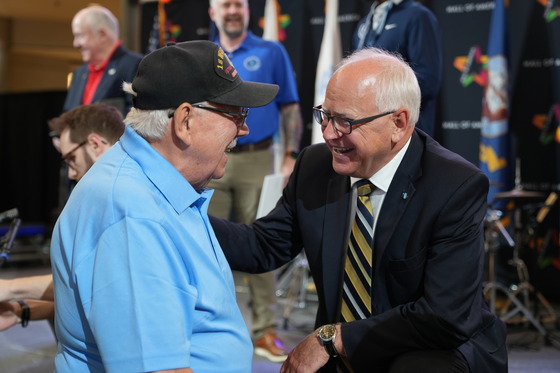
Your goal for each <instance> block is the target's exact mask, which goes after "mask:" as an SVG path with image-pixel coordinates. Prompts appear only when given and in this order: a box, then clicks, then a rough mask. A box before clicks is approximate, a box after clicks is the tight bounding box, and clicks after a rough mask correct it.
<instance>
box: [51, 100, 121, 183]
mask: <svg viewBox="0 0 560 373" xmlns="http://www.w3.org/2000/svg"><path fill="white" fill-rule="evenodd" d="M54 120H59V121H62V122H63V123H64V129H63V130H62V132H61V133H60V145H59V146H60V153H61V154H62V160H63V161H64V162H66V164H67V165H68V178H69V179H70V180H75V181H79V180H80V179H81V178H82V177H83V176H84V175H85V173H86V172H87V171H88V170H89V169H90V167H91V166H93V164H94V163H95V161H97V159H99V157H100V156H101V155H102V154H103V153H105V151H106V150H107V149H109V148H110V147H111V146H113V144H114V143H116V142H117V140H118V139H119V137H121V135H122V134H123V132H124V123H123V116H122V114H121V113H120V111H119V110H117V109H116V108H115V107H113V106H109V105H105V104H91V105H82V106H78V107H77V108H75V109H72V110H71V111H69V112H66V113H64V114H62V115H61V116H60V117H58V118H56V119H54Z"/></svg>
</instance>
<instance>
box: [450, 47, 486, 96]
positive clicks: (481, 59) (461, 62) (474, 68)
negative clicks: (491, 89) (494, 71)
mask: <svg viewBox="0 0 560 373" xmlns="http://www.w3.org/2000/svg"><path fill="white" fill-rule="evenodd" d="M487 64H488V56H486V55H484V54H482V51H481V50H480V47H479V46H478V45H475V46H472V47H471V49H470V50H469V54H468V56H458V57H455V60H454V61H453V66H454V67H455V68H456V69H457V70H459V71H460V72H461V77H460V79H459V80H460V82H461V85H462V86H463V87H468V86H469V85H471V84H472V83H476V84H478V85H479V86H481V87H484V86H486V81H487V79H488V72H487V71H486V69H487Z"/></svg>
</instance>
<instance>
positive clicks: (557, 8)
mask: <svg viewBox="0 0 560 373" xmlns="http://www.w3.org/2000/svg"><path fill="white" fill-rule="evenodd" d="M537 2H538V3H540V4H541V5H542V6H544V7H545V10H544V19H545V20H546V22H548V23H550V22H552V21H554V20H555V19H556V18H558V17H559V16H560V5H559V4H558V3H557V2H558V0H537Z"/></svg>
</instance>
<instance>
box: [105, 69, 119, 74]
mask: <svg viewBox="0 0 560 373" xmlns="http://www.w3.org/2000/svg"><path fill="white" fill-rule="evenodd" d="M116 72H117V70H115V69H109V71H107V73H108V74H109V75H115V73H116Z"/></svg>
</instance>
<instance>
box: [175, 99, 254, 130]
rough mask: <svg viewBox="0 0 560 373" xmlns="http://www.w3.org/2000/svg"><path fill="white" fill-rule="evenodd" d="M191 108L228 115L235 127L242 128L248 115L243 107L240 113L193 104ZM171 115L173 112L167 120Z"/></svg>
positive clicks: (246, 109) (247, 111) (247, 110)
mask: <svg viewBox="0 0 560 373" xmlns="http://www.w3.org/2000/svg"><path fill="white" fill-rule="evenodd" d="M192 106H194V107H195V108H199V109H204V110H210V111H213V112H216V113H221V114H226V115H229V116H230V117H232V120H233V122H234V123H235V125H236V126H237V127H241V126H243V124H244V123H245V120H246V119H247V115H249V109H248V108H245V107H244V108H242V109H241V111H229V110H225V109H220V108H217V107H213V106H206V105H202V104H193V105H192ZM173 115H175V113H174V112H172V113H169V115H168V116H169V118H173Z"/></svg>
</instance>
